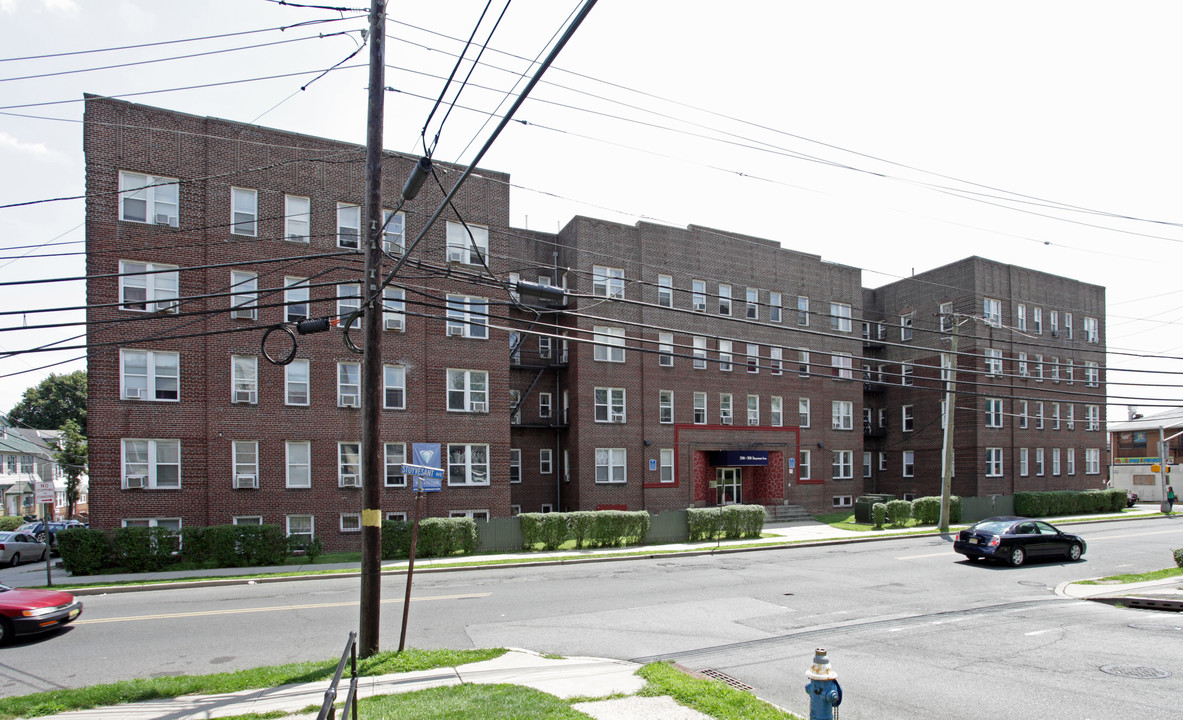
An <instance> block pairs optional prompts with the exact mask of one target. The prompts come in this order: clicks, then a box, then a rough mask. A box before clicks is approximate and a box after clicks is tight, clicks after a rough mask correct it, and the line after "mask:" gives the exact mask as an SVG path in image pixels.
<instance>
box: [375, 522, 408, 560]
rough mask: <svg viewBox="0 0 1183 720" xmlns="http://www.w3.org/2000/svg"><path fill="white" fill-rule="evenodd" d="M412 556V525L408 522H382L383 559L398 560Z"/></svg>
mask: <svg viewBox="0 0 1183 720" xmlns="http://www.w3.org/2000/svg"><path fill="white" fill-rule="evenodd" d="M410 556H411V523H410V522H409V521H406V520H383V521H382V559H383V560H397V559H399V558H405V557H410Z"/></svg>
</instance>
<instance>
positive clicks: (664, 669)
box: [637, 662, 801, 720]
mask: <svg viewBox="0 0 1183 720" xmlns="http://www.w3.org/2000/svg"><path fill="white" fill-rule="evenodd" d="M637 674H638V675H640V676H641V677H643V678H645V680H647V681H648V684H647V685H646V686H645V687H644V688H643V689H642V690H641V692H639V693H637V694H638V695H642V696H645V697H658V696H661V695H669V696H670V697H672V698H673V699H674V700H676V701H677V702H678V703H680V704H682V705H685V706H686V707H688V708H693V709H695V710H698V711H699V712H701V713H704V714H706V715H710V716H711V717H713V718H718V720H801V718H800V717H799V716H797V715H794V714H792V713H790V712H785V711H784V710H781V709H780V708H777V707H776V706H774V705H771V704H769V703H766V702H764V701H763V700H761V699H760V698H758V697H756V696H755V695H753V694H751V693H748V692H744V691H742V690H736V689H735V688H733V687H730V686H728V685H726V684H725V683H722V682H719V681H718V680H709V679H706V678H699V677H693V676H690V675H687V674H686V673H684V672H681V671H680V670H678V669H677V668H675V667H674V666H673V665H671V664H670V663H667V662H658V663H650V664H649V665H646V666H645V667H643V668H641V669H640V670H638V671H637Z"/></svg>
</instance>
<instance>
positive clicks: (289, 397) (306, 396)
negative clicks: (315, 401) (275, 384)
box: [283, 359, 312, 407]
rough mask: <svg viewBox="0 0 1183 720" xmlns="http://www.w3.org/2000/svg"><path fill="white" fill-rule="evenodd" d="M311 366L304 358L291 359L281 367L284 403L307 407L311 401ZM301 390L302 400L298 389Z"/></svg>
mask: <svg viewBox="0 0 1183 720" xmlns="http://www.w3.org/2000/svg"><path fill="white" fill-rule="evenodd" d="M311 378H312V368H311V367H310V362H309V361H308V360H305V359H297V360H293V361H291V362H290V363H288V364H287V365H284V367H283V387H284V393H283V394H284V404H285V405H299V406H304V407H307V406H308V405H309V404H310V403H311V402H312V380H311ZM301 390H303V393H302V394H303V402H301V399H300V394H301V393H300V391H301Z"/></svg>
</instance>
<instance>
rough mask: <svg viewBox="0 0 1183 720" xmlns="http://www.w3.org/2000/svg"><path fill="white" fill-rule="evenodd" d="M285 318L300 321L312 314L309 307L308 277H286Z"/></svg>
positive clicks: (284, 281)
mask: <svg viewBox="0 0 1183 720" xmlns="http://www.w3.org/2000/svg"><path fill="white" fill-rule="evenodd" d="M283 287H284V290H283V304H284V308H285V313H284V320H285V321H287V322H299V321H301V320H307V319H308V318H309V317H311V316H312V314H311V312H312V311H311V310H309V308H308V297H309V296H308V292H309V291H308V279H307V278H299V277H285V278H284V279H283Z"/></svg>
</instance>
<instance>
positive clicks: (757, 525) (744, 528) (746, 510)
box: [723, 505, 768, 540]
mask: <svg viewBox="0 0 1183 720" xmlns="http://www.w3.org/2000/svg"><path fill="white" fill-rule="evenodd" d="M767 517H768V513H767V512H766V511H765V510H764V506H763V505H727V506H725V507H724V508H723V537H725V538H727V539H728V540H735V539H738V538H745V537H760V533H761V532H762V531H763V530H764V520H765V518H767Z"/></svg>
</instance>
